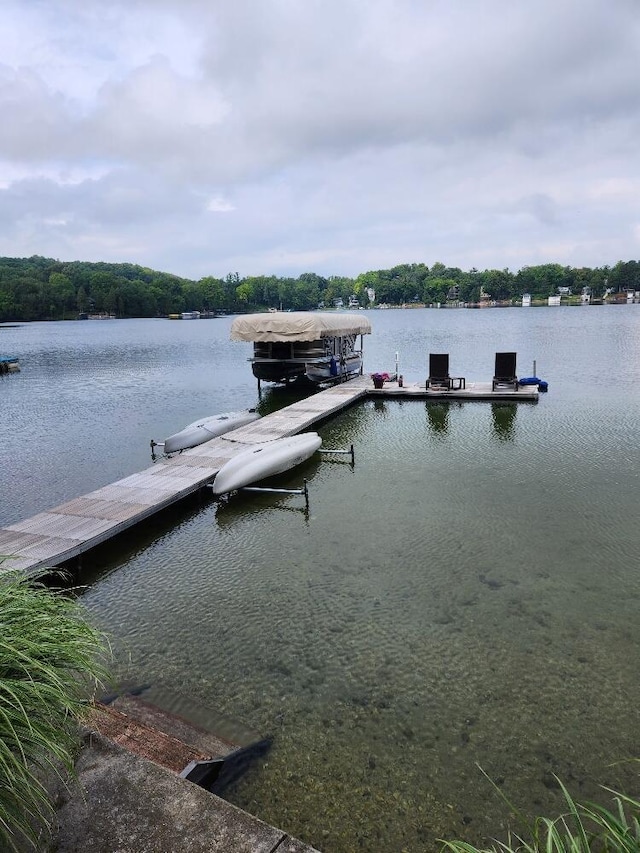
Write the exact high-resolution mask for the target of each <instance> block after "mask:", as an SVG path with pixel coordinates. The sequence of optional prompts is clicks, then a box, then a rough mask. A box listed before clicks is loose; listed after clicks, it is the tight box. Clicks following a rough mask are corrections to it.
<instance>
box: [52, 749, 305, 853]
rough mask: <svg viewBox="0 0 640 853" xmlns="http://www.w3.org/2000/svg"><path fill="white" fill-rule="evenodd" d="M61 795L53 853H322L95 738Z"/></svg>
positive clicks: (167, 772)
mask: <svg viewBox="0 0 640 853" xmlns="http://www.w3.org/2000/svg"><path fill="white" fill-rule="evenodd" d="M76 772H77V776H78V782H77V784H73V783H72V785H71V787H70V788H69V789H65V788H63V787H62V786H60V787H59V789H58V790H57V792H56V799H57V804H58V808H57V820H56V826H55V829H54V833H53V837H52V839H51V842H50V844H49V846H48V847H46V848H42V849H43V851H45V850H46V851H48V853H53V851H56V853H87V851H91V853H275V851H276V850H277V851H278V853H318V851H315V850H314V848H312V847H309V846H308V845H306V844H304V843H303V842H301V841H297V840H296V839H293V838H290V836H288V835H287V834H286V833H284V832H282V831H281V830H279V829H275V828H274V827H272V826H269V825H268V824H266V823H264V822H263V821H261V820H258V818H255V817H252V816H251V815H249V814H247V813H246V812H244V811H242V809H239V808H236V807H235V806H232V805H231V804H230V803H227V802H225V801H224V800H222V799H220V798H219V797H216V796H214V795H213V794H210V793H209V792H208V791H205V790H204V789H203V788H199V787H198V786H197V785H194V784H192V783H191V782H188V781H186V780H185V779H181V778H180V777H179V776H176V775H175V774H173V773H171V772H170V771H168V770H165V769H164V768H162V767H159V766H157V765H156V764H154V763H152V762H150V761H147V760H145V759H142V758H139V757H137V756H135V755H132V754H131V753H129V752H127V751H126V750H125V749H122V748H121V747H119V746H117V745H116V744H113V743H112V742H111V741H109V740H107V739H106V738H103V737H102V736H100V735H96V734H94V733H89V734H87V736H86V743H85V746H84V748H83V750H82V752H81V754H80V757H79V759H78V762H77V764H76Z"/></svg>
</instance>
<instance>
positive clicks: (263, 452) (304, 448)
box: [212, 432, 322, 495]
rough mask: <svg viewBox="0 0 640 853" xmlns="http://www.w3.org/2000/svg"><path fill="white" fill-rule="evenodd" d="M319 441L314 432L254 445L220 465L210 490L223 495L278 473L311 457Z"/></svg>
mask: <svg viewBox="0 0 640 853" xmlns="http://www.w3.org/2000/svg"><path fill="white" fill-rule="evenodd" d="M321 444H322V439H321V438H320V436H319V435H318V433H317V432H305V433H302V434H301V435H293V436H291V437H290V438H276V439H275V440H274V441H267V442H263V443H261V444H255V445H253V446H252V447H249V448H248V449H247V450H244V451H243V452H242V453H239V454H238V455H237V456H234V458H233V459H230V460H229V462H227V463H226V464H225V465H223V466H222V468H221V469H220V470H219V471H218V473H217V475H216V478H215V480H214V481H213V486H212V488H213V493H214V495H226V494H228V493H229V492H234V491H236V489H241V488H243V486H249V485H250V484H251V483H257V482H259V481H260V480H264V479H266V478H267V477H274V476H275V475H276V474H282V473H283V472H284V471H288V470H289V469H290V468H295V466H296V465H300V464H301V463H302V462H305V461H306V460H307V459H309V458H310V457H311V456H313V454H314V453H315V452H316V450H318V448H319V447H320V445H321Z"/></svg>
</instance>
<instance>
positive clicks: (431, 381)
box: [426, 352, 451, 391]
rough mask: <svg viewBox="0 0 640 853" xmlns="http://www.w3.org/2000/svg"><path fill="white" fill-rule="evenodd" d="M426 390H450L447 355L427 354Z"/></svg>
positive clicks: (440, 353)
mask: <svg viewBox="0 0 640 853" xmlns="http://www.w3.org/2000/svg"><path fill="white" fill-rule="evenodd" d="M426 387H427V388H446V389H447V391H449V390H450V389H451V377H450V376H449V353H448V352H445V353H442V352H431V353H429V378H428V379H427V386H426Z"/></svg>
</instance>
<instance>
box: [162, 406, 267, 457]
mask: <svg viewBox="0 0 640 853" xmlns="http://www.w3.org/2000/svg"><path fill="white" fill-rule="evenodd" d="M259 417H260V415H259V414H258V413H257V412H251V411H249V410H245V411H240V412H224V413H223V414H221V415H212V416H210V417H208V418H201V419H200V420H199V421H194V422H193V423H192V424H189V425H188V426H186V427H185V428H184V429H182V430H180V432H176V433H174V434H173V435H170V436H169V438H167V439H165V442H164V452H165V453H177V452H178V451H179V450H187V449H188V448H189V447H197V446H198V445H199V444H204V442H205V441H210V440H211V439H212V438H216V437H217V436H219V435H224V434H225V433H227V432H231V430H233V429H238V428H239V427H241V426H245V425H246V424H250V423H252V422H253V421H257V420H258V418H259Z"/></svg>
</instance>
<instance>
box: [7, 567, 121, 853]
mask: <svg viewBox="0 0 640 853" xmlns="http://www.w3.org/2000/svg"><path fill="white" fill-rule="evenodd" d="M0 570H1V571H2V572H3V573H2V575H0V848H1V849H2V850H17V849H18V844H20V845H21V847H20V849H24V841H25V840H26V841H27V842H28V843H30V844H32V845H33V846H34V847H36V844H37V839H38V836H39V834H40V832H41V831H42V830H43V829H44V830H46V829H47V828H48V827H49V825H50V821H51V818H52V816H53V806H52V804H51V802H50V799H49V796H48V793H47V788H46V785H45V780H46V778H47V776H51V773H52V772H53V773H54V774H56V775H57V776H58V777H60V778H62V775H63V773H64V771H65V770H66V771H72V769H73V764H74V757H75V754H76V752H77V748H78V746H79V737H78V727H77V721H78V719H79V718H80V717H81V716H82V713H83V710H84V708H85V706H86V704H87V701H88V700H89V699H90V698H91V697H92V695H93V692H94V690H95V688H96V685H97V683H98V682H99V681H102V680H103V679H104V677H105V669H104V661H105V650H106V641H105V639H104V638H103V636H102V635H101V634H100V632H99V631H98V630H97V629H96V628H94V627H93V626H91V625H90V624H89V622H88V621H87V617H86V612H85V610H84V608H83V607H82V605H81V604H80V603H78V602H77V601H75V600H73V599H72V598H71V597H69V595H66V594H64V593H62V592H61V591H56V590H51V589H49V588H47V587H46V586H44V584H43V583H42V582H41V581H39V580H38V579H37V578H35V577H33V576H31V577H27V576H26V575H25V574H24V573H22V572H17V571H12V570H6V569H3V568H2V560H1V559H0Z"/></svg>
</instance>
